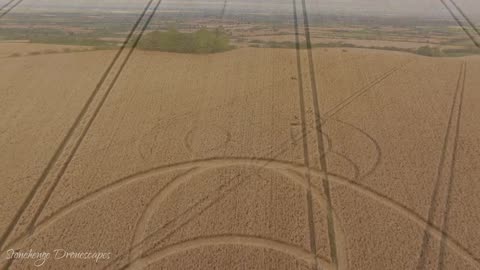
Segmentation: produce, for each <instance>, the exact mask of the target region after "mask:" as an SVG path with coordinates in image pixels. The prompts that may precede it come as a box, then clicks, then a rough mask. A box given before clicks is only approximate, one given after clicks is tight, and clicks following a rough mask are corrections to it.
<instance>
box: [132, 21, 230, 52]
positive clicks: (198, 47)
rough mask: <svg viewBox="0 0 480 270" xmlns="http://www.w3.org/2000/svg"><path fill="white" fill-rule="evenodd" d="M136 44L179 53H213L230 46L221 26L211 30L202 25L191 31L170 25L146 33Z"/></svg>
mask: <svg viewBox="0 0 480 270" xmlns="http://www.w3.org/2000/svg"><path fill="white" fill-rule="evenodd" d="M138 46H139V48H140V49H144V50H158V51H167V52H179V53H215V52H223V51H227V50H229V49H231V48H232V46H230V39H229V37H228V35H227V34H226V33H225V31H224V30H223V28H217V29H215V30H213V31H212V30H208V29H207V28H205V27H202V28H201V29H200V30H198V31H196V32H193V33H181V32H179V31H178V30H177V29H176V28H175V27H174V26H170V27H169V28H168V30H167V31H163V32H161V31H154V32H151V33H148V34H146V35H145V36H144V37H143V38H142V40H141V41H140V43H139V45H138Z"/></svg>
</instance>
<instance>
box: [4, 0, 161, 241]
mask: <svg viewBox="0 0 480 270" xmlns="http://www.w3.org/2000/svg"><path fill="white" fill-rule="evenodd" d="M160 2H161V0H159V3H160ZM152 3H153V0H150V1H149V2H148V3H147V5H146V6H145V8H144V10H143V12H142V13H141V15H140V17H139V18H138V19H137V21H136V22H135V24H134V26H133V27H132V29H131V30H130V32H129V34H128V35H127V38H126V39H125V41H124V43H123V44H122V46H121V47H120V49H119V50H118V51H117V53H116V55H115V56H114V58H113V60H112V61H111V63H110V65H109V66H108V68H107V69H106V70H105V72H104V73H103V75H102V77H101V79H100V81H99V82H98V84H97V86H96V87H95V89H94V90H93V92H92V94H91V95H90V96H89V98H88V100H87V102H86V103H85V104H84V106H83V108H82V110H81V111H80V114H78V116H77V117H76V119H75V121H74V123H73V125H72V126H71V127H70V129H69V131H68V132H67V135H66V136H65V137H64V138H63V140H62V142H61V143H60V145H59V146H58V147H57V150H56V151H55V153H54V155H53V156H52V158H51V159H50V161H49V163H48V165H47V167H46V168H45V169H44V170H43V172H42V174H41V176H40V178H39V179H38V180H37V182H36V183H35V185H34V187H33V188H32V189H31V190H30V193H29V194H28V196H27V198H26V199H25V200H24V202H23V203H22V206H21V207H20V209H19V210H18V212H17V213H16V215H15V216H14V218H13V219H12V221H11V223H10V224H9V226H8V227H7V230H6V231H5V232H4V234H3V235H2V236H1V237H0V247H3V246H4V244H5V241H6V240H7V238H8V236H9V235H10V234H11V232H12V231H13V229H14V228H15V226H16V225H17V224H18V221H19V220H20V218H21V216H22V215H23V213H24V212H25V210H26V209H27V207H28V206H29V205H30V203H31V201H32V200H33V198H34V196H35V195H36V193H37V191H38V189H39V188H40V187H41V186H42V184H43V183H44V182H45V180H46V178H47V176H48V174H49V173H50V171H51V169H52V168H53V167H54V166H55V163H56V162H57V161H58V159H59V158H60V156H61V154H62V153H63V152H64V150H65V148H66V146H67V143H68V142H69V141H70V139H71V138H72V137H73V135H74V131H75V130H76V129H77V128H78V125H79V124H80V123H81V122H82V119H83V118H84V117H85V115H86V113H87V111H88V109H89V108H90V106H91V105H92V102H93V100H94V99H95V98H96V96H97V94H98V92H99V91H100V88H101V87H102V86H103V84H104V83H105V81H106V79H107V76H108V75H109V74H110V72H111V71H112V69H113V67H114V65H115V64H116V62H117V61H118V59H119V57H120V55H121V54H122V52H123V51H124V50H125V48H126V46H127V44H128V43H129V42H130V40H131V39H132V36H133V34H134V32H135V31H136V30H137V28H138V26H139V25H140V22H141V21H142V19H143V18H144V17H145V15H146V13H147V11H148V9H149V8H150V7H151V5H152ZM157 7H158V4H157ZM155 11H156V9H155ZM152 14H154V13H152ZM150 19H151V18H150ZM149 22H150V21H148V23H149ZM147 25H148V24H146V26H147ZM146 26H145V27H144V29H143V30H142V32H141V34H140V35H139V36H138V37H137V41H138V40H139V39H140V37H141V35H143V32H144V30H145V29H146ZM137 43H138V42H136V43H135V44H134V46H132V48H131V50H130V51H132V50H133V49H135V47H136V44H137ZM130 55H131V53H129V55H128V56H127V58H126V60H128V58H129V56H130ZM125 64H126V61H124V63H123V64H122V69H123V66H124V65H125ZM119 72H121V70H120V71H119ZM118 75H119V73H117V76H116V77H115V80H114V81H113V82H112V83H115V81H116V79H117V78H118ZM110 86H111V87H113V85H112V84H111V85H110ZM111 87H110V88H109V89H110V90H111ZM108 93H109V90H108V91H107V93H106V94H105V95H104V99H105V98H106V96H107V95H108ZM102 105H103V103H100V104H99V106H98V107H97V108H96V111H98V110H99V109H100V107H101V106H102ZM95 116H96V114H94V115H93V116H92V118H90V121H89V124H91V121H92V119H94V117H95ZM88 128H89V125H88V124H87V127H86V129H85V130H88ZM82 135H83V134H82ZM82 140H83V136H82V137H80V138H79V140H78V141H77V144H79V143H81V141H82ZM75 152H76V148H74V150H73V151H72V154H74V153H75ZM68 164H69V161H68V162H66V163H64V165H67V166H68ZM56 181H57V180H56ZM55 185H56V184H55ZM55 185H54V186H55ZM47 196H48V194H47ZM48 197H49V196H48ZM40 210H41V207H40V208H39V211H40ZM35 219H36V217H35V218H34V219H33V221H35ZM30 227H31V226H30Z"/></svg>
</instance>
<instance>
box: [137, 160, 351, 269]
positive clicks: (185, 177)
mask: <svg viewBox="0 0 480 270" xmlns="http://www.w3.org/2000/svg"><path fill="white" fill-rule="evenodd" d="M213 169H216V167H205V168H203V169H199V168H198V167H197V168H193V169H191V170H189V171H187V172H186V173H183V174H181V175H179V176H177V177H175V178H174V179H173V180H172V181H170V182H169V183H168V184H167V185H166V186H165V187H164V188H162V189H161V190H160V191H159V192H158V193H157V194H156V195H155V196H154V198H153V199H152V200H151V201H150V202H149V203H148V204H147V206H146V207H145V209H144V211H143V212H142V215H141V216H140V219H139V220H138V222H137V225H136V227H135V230H134V236H133V240H132V245H131V249H130V251H131V252H130V256H129V257H130V262H131V261H135V260H137V259H138V258H141V256H142V254H143V251H142V246H141V244H142V241H144V239H145V232H146V228H147V225H148V222H149V221H150V219H151V218H152V217H153V215H154V214H155V212H156V211H157V210H158V208H159V207H160V205H161V203H162V202H163V201H164V200H165V199H167V198H168V196H169V195H170V194H171V193H173V192H174V191H175V190H176V189H177V188H178V187H179V186H181V185H182V184H184V183H187V182H189V181H190V180H191V179H192V178H191V177H192V176H193V175H194V174H200V173H204V172H206V171H208V170H213ZM265 169H272V168H268V167H266V168H265ZM277 169H278V168H277ZM275 171H276V172H278V173H280V174H282V175H284V176H285V177H286V178H287V179H291V180H294V181H295V182H296V183H297V184H299V185H301V186H302V187H303V188H305V189H307V188H308V186H309V184H308V181H307V180H306V179H305V178H304V177H302V176H298V175H296V174H294V173H290V172H289V171H288V170H284V169H281V168H280V170H275ZM312 191H313V195H315V196H314V197H315V198H317V199H318V200H319V201H320V202H321V201H322V200H323V197H322V195H321V194H320V192H319V190H318V189H314V190H312ZM320 205H321V206H325V204H322V203H321V204H320ZM325 209H326V208H325ZM334 222H335V224H340V222H338V217H337V216H334ZM335 234H336V237H337V238H338V239H340V240H341V241H338V242H339V243H342V245H340V246H339V247H338V250H337V254H338V259H339V266H343V265H345V267H343V268H342V267H339V268H340V269H346V268H347V267H346V265H347V255H346V246H344V245H343V244H344V243H345V240H344V239H345V237H344V235H343V232H342V234H340V233H339V230H338V229H336V230H335Z"/></svg>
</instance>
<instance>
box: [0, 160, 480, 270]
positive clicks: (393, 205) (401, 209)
mask: <svg viewBox="0 0 480 270" xmlns="http://www.w3.org/2000/svg"><path fill="white" fill-rule="evenodd" d="M212 164H213V165H214V166H213V167H226V166H234V165H256V164H257V166H262V167H270V168H277V167H280V168H281V169H290V170H294V171H298V172H301V173H305V172H306V170H307V168H305V167H304V166H303V165H302V164H298V163H292V162H287V161H279V160H271V159H263V158H244V157H237V158H235V157H232V158H229V159H225V158H211V159H202V160H195V161H188V162H179V163H176V164H170V165H164V166H159V167H156V168H152V169H149V170H146V171H142V172H139V173H135V174H133V175H130V176H127V177H123V178H121V179H119V180H117V181H114V182H112V183H111V184H109V185H107V186H105V187H102V188H100V189H97V190H96V191H94V192H92V193H89V194H88V195H85V196H83V197H82V198H79V199H77V200H75V201H73V202H71V203H70V204H68V205H65V206H63V207H62V208H60V209H59V210H58V211H57V212H55V213H54V214H52V215H51V216H48V217H47V218H45V219H44V220H42V221H41V222H40V223H38V224H37V226H36V227H35V228H34V231H33V232H32V233H38V232H40V231H43V230H45V229H46V228H47V227H48V226H49V225H51V224H53V223H55V222H56V221H57V220H59V219H61V218H62V217H63V216H66V215H67V214H69V213H71V212H72V211H73V210H75V209H77V208H79V207H80V206H82V205H84V204H86V203H88V202H91V201H93V200H95V199H97V198H99V197H101V196H102V195H105V194H108V193H110V192H112V191H114V190H117V189H120V188H121V187H123V186H125V185H128V184H130V183H133V182H135V181H138V180H141V179H143V178H146V177H149V176H155V175H157V174H159V173H165V172H170V171H174V170H181V169H191V168H193V167H211V166H212ZM310 174H311V175H313V176H317V177H323V173H322V172H320V171H319V170H315V169H310ZM328 179H329V180H330V181H332V182H333V183H335V184H338V185H341V186H345V187H348V188H350V189H351V190H353V191H356V192H358V193H360V194H362V195H364V196H365V197H367V198H370V199H372V200H374V201H376V202H378V203H380V204H382V205H383V206H386V207H388V208H390V209H392V210H394V211H396V212H397V213H399V214H400V215H402V216H404V217H405V218H407V219H409V220H411V221H412V222H414V223H415V224H417V226H419V227H420V228H422V229H424V228H425V227H427V228H429V233H430V235H431V236H433V237H434V238H437V239H441V237H442V235H444V236H445V243H446V245H447V246H448V247H449V248H450V249H451V250H452V251H454V252H455V253H457V254H458V255H459V256H460V257H462V258H463V259H465V260H466V261H467V262H468V263H469V264H471V265H473V266H475V267H476V268H477V269H480V262H479V261H477V260H476V259H474V256H473V255H472V254H471V253H470V252H469V251H468V250H467V249H466V248H465V247H463V246H462V245H461V244H460V243H459V242H458V241H456V240H454V239H452V238H451V237H450V236H449V235H448V234H447V233H445V232H442V231H441V230H440V229H439V228H437V227H436V226H434V225H432V224H429V223H428V222H427V221H426V220H425V219H424V218H422V217H421V216H420V215H419V214H417V213H415V212H414V211H412V210H410V209H408V208H407V207H406V206H404V205H402V204H400V203H398V202H396V201H394V200H392V199H391V198H388V197H387V196H385V195H383V194H380V193H378V192H376V191H374V190H373V189H371V188H369V187H367V186H364V185H362V184H360V183H357V182H355V181H351V180H349V179H346V178H344V177H342V176H339V175H335V174H329V177H328ZM316 188H319V187H318V186H316ZM30 235H31V234H28V235H27V234H23V235H21V236H20V237H18V238H16V239H14V240H13V241H12V242H10V243H9V244H8V245H7V246H6V247H5V248H4V249H3V250H2V251H1V252H2V253H4V252H5V251H6V250H7V249H9V248H11V247H12V246H13V245H15V244H18V242H21V241H24V240H26V238H27V237H28V236H30Z"/></svg>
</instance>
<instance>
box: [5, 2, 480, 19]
mask: <svg viewBox="0 0 480 270" xmlns="http://www.w3.org/2000/svg"><path fill="white" fill-rule="evenodd" d="M227 1H228V4H227V6H228V8H227V12H234V13H237V12H239V11H242V10H258V11H259V12H262V11H272V10H274V11H277V12H279V11H289V10H291V5H292V0H227ZM297 1H298V4H300V0H297ZM306 1H307V5H308V7H309V11H310V12H312V13H318V12H327V13H331V12H335V13H343V14H348V13H357V14H367V15H368V14H385V15H415V16H445V15H447V16H448V13H447V12H446V10H445V9H444V7H443V5H442V4H441V2H440V0H306ZM3 2H7V0H0V5H1V4H2V3H3ZM223 2H224V0H198V1H195V0H163V2H162V6H163V8H174V7H178V8H183V7H185V8H195V7H198V8H199V9H204V8H208V9H218V8H221V7H222V6H223ZM447 2H448V0H447ZM456 2H457V3H458V4H459V5H460V6H461V7H463V9H464V10H465V11H466V12H467V13H468V14H469V15H470V16H473V17H476V18H473V19H475V20H477V19H480V16H479V15H480V0H456ZM145 3H147V0H24V3H23V4H22V5H23V8H27V7H29V6H46V7H50V8H53V7H61V8H81V7H99V8H107V9H109V8H111V9H115V10H118V9H120V10H121V9H128V8H140V7H141V6H143V5H145Z"/></svg>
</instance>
